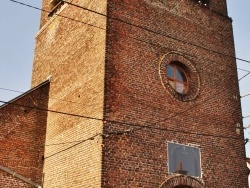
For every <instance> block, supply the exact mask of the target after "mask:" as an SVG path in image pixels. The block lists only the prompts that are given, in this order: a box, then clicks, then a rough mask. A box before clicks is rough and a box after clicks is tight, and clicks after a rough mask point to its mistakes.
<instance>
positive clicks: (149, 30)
mask: <svg viewBox="0 0 250 188" xmlns="http://www.w3.org/2000/svg"><path fill="white" fill-rule="evenodd" d="M11 1H12V0H11ZM63 2H65V3H67V4H69V5H72V6H75V7H78V8H81V9H83V10H87V11H89V12H92V13H95V14H98V15H101V16H104V17H107V18H110V19H113V20H116V21H119V22H121V23H124V24H127V25H130V26H134V27H136V28H139V29H143V30H145V31H148V32H151V33H154V34H157V35H161V36H165V37H167V38H170V39H173V40H176V41H178V42H182V43H184V44H188V45H190V46H194V47H198V48H201V49H203V50H206V51H210V52H213V53H216V54H219V55H222V56H226V57H230V58H233V59H237V60H239V61H243V62H246V63H250V61H249V60H245V59H242V58H237V57H234V56H231V55H228V54H224V53H221V52H217V51H215V50H212V49H209V48H206V47H203V46H199V45H197V44H193V43H190V42H188V41H184V40H182V39H179V38H177V37H173V36H171V35H168V34H165V33H161V32H157V31H154V30H151V29H149V28H146V27H144V26H141V25H137V24H133V23H130V22H127V21H124V20H122V19H120V18H115V17H112V16H108V15H106V14H103V13H100V12H97V11H95V10H91V9H89V8H86V7H83V6H80V5H77V4H74V3H71V2H68V1H64V0H63Z"/></svg>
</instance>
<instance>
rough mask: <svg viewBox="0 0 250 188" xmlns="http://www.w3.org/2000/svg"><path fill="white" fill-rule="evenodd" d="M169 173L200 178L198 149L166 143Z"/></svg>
mask: <svg viewBox="0 0 250 188" xmlns="http://www.w3.org/2000/svg"><path fill="white" fill-rule="evenodd" d="M168 169H169V172H170V173H177V174H185V175H189V176H194V177H201V161H200V148H197V147H192V146H187V145H182V144H177V143H172V142H168Z"/></svg>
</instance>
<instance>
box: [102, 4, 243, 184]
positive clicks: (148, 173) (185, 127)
mask: <svg viewBox="0 0 250 188" xmlns="http://www.w3.org/2000/svg"><path fill="white" fill-rule="evenodd" d="M212 10H213V11H212ZM214 11H217V12H219V13H220V14H222V15H224V16H221V15H219V14H217V13H215V12H214ZM226 12H227V10H226V1H213V0H211V8H210V9H209V8H205V7H201V6H199V5H198V4H196V3H194V1H184V0H180V1H176V0H169V1H151V0H144V1H142V0H133V1H132V0H131V1H129V0H122V1H121V0H110V1H109V4H108V15H109V16H110V17H109V20H108V27H107V50H106V52H107V54H106V78H105V79H106V82H105V91H106V93H105V107H104V109H105V116H104V117H105V119H106V124H105V126H104V133H106V134H109V133H111V132H112V135H110V136H109V137H106V138H105V139H104V141H103V144H104V152H103V167H102V169H103V177H102V187H109V188H110V187H144V188H152V187H159V186H160V185H161V184H162V183H163V182H164V180H165V179H166V177H168V162H167V161H168V157H167V141H172V140H174V141H177V142H179V143H181V144H195V145H198V146H199V147H200V149H201V168H202V178H201V179H200V180H201V182H204V184H205V187H225V188H226V187H247V168H246V165H245V150H244V140H243V133H242V132H241V134H240V135H237V134H236V132H235V129H236V124H237V123H238V122H239V123H241V106H240V102H239V100H236V99H234V96H239V90H238V81H237V71H236V63H235V59H233V58H230V57H228V56H225V55H220V53H223V54H227V55H230V56H234V53H235V52H234V42H233V34H232V23H231V19H229V18H228V17H226V16H225V15H226ZM114 18H115V19H114ZM121 20H122V21H121ZM128 23H130V24H128ZM183 41H185V42H183ZM190 44H192V45H190ZM206 49H211V50H206ZM215 52H218V53H215ZM168 53H175V54H178V55H177V56H178V57H179V58H180V59H181V58H183V57H184V58H186V59H188V60H189V61H190V62H191V63H192V65H193V66H194V67H195V68H196V70H197V72H198V75H199V78H200V86H199V94H198V96H197V97H196V98H195V99H194V100H191V101H189V102H181V101H179V100H176V99H174V98H173V97H172V96H171V95H170V94H169V92H168V91H167V89H165V88H164V87H163V85H162V83H161V79H160V75H159V64H160V62H161V59H162V58H163V57H164V55H166V54H168ZM184 111H185V113H182V112H184ZM141 126H145V127H144V128H141ZM138 128H139V129H138ZM127 130H135V131H132V132H130V133H126V134H119V133H118V132H119V131H127ZM114 132H117V135H115V134H113V133H114Z"/></svg>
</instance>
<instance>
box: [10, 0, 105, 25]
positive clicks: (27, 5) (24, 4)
mask: <svg viewBox="0 0 250 188" xmlns="http://www.w3.org/2000/svg"><path fill="white" fill-rule="evenodd" d="M9 1H12V2H13V3H17V4H20V5H23V6H26V7H29V8H33V9H36V10H40V11H43V12H46V13H51V11H48V10H45V9H42V8H38V7H35V6H32V5H29V4H26V3H22V2H20V1H15V0H9ZM55 15H57V16H60V17H62V18H66V19H68V20H71V21H75V22H79V23H83V24H86V25H89V26H92V27H95V28H98V29H101V30H106V29H105V28H102V27H98V26H95V25H93V24H89V23H87V22H83V21H81V20H76V19H74V18H70V17H68V16H63V15H61V14H56V13H55Z"/></svg>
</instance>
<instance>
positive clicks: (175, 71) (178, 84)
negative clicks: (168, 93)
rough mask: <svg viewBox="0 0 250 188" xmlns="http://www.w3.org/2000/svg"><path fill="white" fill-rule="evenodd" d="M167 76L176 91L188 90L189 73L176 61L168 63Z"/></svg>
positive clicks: (183, 92)
mask: <svg viewBox="0 0 250 188" xmlns="http://www.w3.org/2000/svg"><path fill="white" fill-rule="evenodd" d="M166 76H167V78H168V81H169V84H170V85H171V87H172V88H173V89H174V90H175V91H176V92H178V93H180V94H185V93H187V92H188V85H189V83H188V78H187V74H186V72H185V71H184V70H183V69H182V68H181V67H180V66H179V65H178V64H177V63H176V62H171V63H170V64H168V65H167V67H166Z"/></svg>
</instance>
